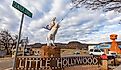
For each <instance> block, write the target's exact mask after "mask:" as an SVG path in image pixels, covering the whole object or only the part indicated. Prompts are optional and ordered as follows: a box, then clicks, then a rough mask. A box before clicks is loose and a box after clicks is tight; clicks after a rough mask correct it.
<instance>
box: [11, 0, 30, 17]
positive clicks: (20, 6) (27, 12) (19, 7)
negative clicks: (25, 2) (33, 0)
mask: <svg viewBox="0 0 121 70" xmlns="http://www.w3.org/2000/svg"><path fill="white" fill-rule="evenodd" d="M12 6H13V7H14V8H16V9H17V10H19V11H20V12H22V13H24V14H25V15H27V16H29V17H31V18H32V13H31V12H30V11H29V10H27V9H26V8H25V7H23V6H22V5H20V4H18V3H17V2H15V1H13V4H12Z"/></svg>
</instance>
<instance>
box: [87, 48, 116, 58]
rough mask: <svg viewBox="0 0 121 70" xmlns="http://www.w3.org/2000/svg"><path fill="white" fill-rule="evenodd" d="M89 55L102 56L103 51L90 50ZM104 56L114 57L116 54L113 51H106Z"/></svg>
mask: <svg viewBox="0 0 121 70" xmlns="http://www.w3.org/2000/svg"><path fill="white" fill-rule="evenodd" d="M89 54H90V55H94V56H100V55H102V54H104V50H103V49H90V50H89ZM106 55H107V56H114V57H116V55H117V53H116V52H113V51H108V53H107V54H106Z"/></svg>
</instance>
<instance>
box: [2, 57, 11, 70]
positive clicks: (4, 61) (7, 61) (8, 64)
mask: <svg viewBox="0 0 121 70" xmlns="http://www.w3.org/2000/svg"><path fill="white" fill-rule="evenodd" d="M12 65H13V59H12V58H4V59H3V58H0V70H7V69H8V68H12Z"/></svg>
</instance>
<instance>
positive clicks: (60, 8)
mask: <svg viewBox="0 0 121 70" xmlns="http://www.w3.org/2000/svg"><path fill="white" fill-rule="evenodd" d="M15 1H16V2H18V3H19V4H21V5H23V6H24V7H26V8H27V9H29V10H30V11H31V12H32V13H33V18H29V17H27V16H25V18H24V24H23V30H22V37H27V36H28V37H29V40H30V41H29V42H30V43H35V42H40V43H46V36H47V33H48V30H46V29H43V28H42V27H43V26H45V25H47V24H49V22H50V21H51V19H52V18H53V17H55V16H56V17H57V22H59V21H60V19H61V18H62V17H63V16H64V15H65V14H66V13H67V12H68V11H69V9H70V8H71V7H72V6H73V5H72V4H71V1H70V0H15ZM12 2H13V0H0V3H1V4H0V16H1V17H0V26H1V27H0V30H2V29H8V30H9V31H10V32H11V33H12V34H17V33H18V30H19V25H20V19H21V15H22V14H21V13H20V12H19V11H18V10H16V9H15V8H13V7H12ZM119 20H121V14H120V13H116V12H114V11H109V12H102V11H101V10H97V11H91V10H88V9H85V8H83V7H81V8H78V9H73V10H72V11H71V12H70V13H69V14H68V16H66V18H65V19H64V20H63V21H62V22H61V23H60V28H59V30H58V33H57V35H56V40H55V42H62V43H63V42H64V43H67V42H69V41H79V42H82V43H99V42H107V41H111V40H110V38H109V35H110V34H112V33H115V34H117V35H118V39H117V41H121V24H119Z"/></svg>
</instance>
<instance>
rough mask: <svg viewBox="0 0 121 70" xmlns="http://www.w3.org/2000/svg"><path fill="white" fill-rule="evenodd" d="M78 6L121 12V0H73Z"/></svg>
mask: <svg viewBox="0 0 121 70" xmlns="http://www.w3.org/2000/svg"><path fill="white" fill-rule="evenodd" d="M71 1H72V3H73V4H74V5H76V8H80V7H85V8H87V9H91V10H96V9H102V10H103V11H105V12H107V11H111V10H114V11H117V12H121V0H71Z"/></svg>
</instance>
